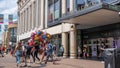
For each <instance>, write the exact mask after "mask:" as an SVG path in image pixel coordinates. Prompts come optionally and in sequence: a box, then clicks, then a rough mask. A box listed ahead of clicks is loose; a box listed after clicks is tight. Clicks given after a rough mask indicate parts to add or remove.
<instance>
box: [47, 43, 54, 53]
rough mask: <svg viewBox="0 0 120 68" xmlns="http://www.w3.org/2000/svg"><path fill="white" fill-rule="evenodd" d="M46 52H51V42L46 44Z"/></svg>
mask: <svg viewBox="0 0 120 68" xmlns="http://www.w3.org/2000/svg"><path fill="white" fill-rule="evenodd" d="M47 52H51V53H52V52H53V46H52V44H51V43H49V44H48V45H47Z"/></svg>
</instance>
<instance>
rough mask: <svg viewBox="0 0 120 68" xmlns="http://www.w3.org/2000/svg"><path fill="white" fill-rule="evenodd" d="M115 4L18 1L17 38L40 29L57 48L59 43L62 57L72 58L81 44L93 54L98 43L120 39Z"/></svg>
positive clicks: (113, 1) (97, 0) (90, 0)
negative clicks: (62, 49) (49, 37)
mask: <svg viewBox="0 0 120 68" xmlns="http://www.w3.org/2000/svg"><path fill="white" fill-rule="evenodd" d="M119 5H120V1H119V0H18V35H17V40H18V41H20V40H21V41H22V40H25V41H27V39H29V38H30V34H31V32H33V31H36V30H43V31H46V32H48V33H50V34H51V35H52V38H51V41H52V42H53V43H55V44H57V49H59V47H60V46H61V45H63V47H64V57H70V58H76V57H77V55H78V48H80V49H81V52H82V53H83V49H84V47H87V52H88V54H89V55H90V56H91V57H94V56H95V57H97V56H98V54H99V49H98V47H99V46H100V45H102V43H104V45H105V46H108V47H112V46H113V42H114V41H116V40H117V41H119V39H120V29H119V28H120V17H119V14H118V12H120V7H119ZM113 25H114V26H113ZM114 39H115V40H114ZM117 44H119V43H117ZM115 46H117V45H116V44H115Z"/></svg>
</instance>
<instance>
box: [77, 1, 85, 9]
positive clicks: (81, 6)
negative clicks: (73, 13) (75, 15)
mask: <svg viewBox="0 0 120 68" xmlns="http://www.w3.org/2000/svg"><path fill="white" fill-rule="evenodd" d="M84 6H85V1H84V0H76V7H77V10H81V9H83V8H84Z"/></svg>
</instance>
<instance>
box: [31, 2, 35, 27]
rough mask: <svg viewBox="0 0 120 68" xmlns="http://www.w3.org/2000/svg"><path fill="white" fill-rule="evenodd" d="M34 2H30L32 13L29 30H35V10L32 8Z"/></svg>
mask: <svg viewBox="0 0 120 68" xmlns="http://www.w3.org/2000/svg"><path fill="white" fill-rule="evenodd" d="M34 6H35V5H34V2H32V4H31V8H32V11H31V13H32V21H31V29H34V28H35V26H34V25H35V20H34V19H35V18H34V14H35V10H34V9H35V8H34Z"/></svg>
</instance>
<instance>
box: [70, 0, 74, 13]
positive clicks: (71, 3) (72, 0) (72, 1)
mask: <svg viewBox="0 0 120 68" xmlns="http://www.w3.org/2000/svg"><path fill="white" fill-rule="evenodd" d="M73 10H74V0H70V12H73Z"/></svg>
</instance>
